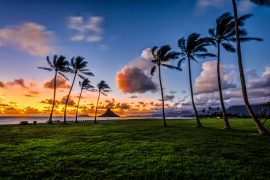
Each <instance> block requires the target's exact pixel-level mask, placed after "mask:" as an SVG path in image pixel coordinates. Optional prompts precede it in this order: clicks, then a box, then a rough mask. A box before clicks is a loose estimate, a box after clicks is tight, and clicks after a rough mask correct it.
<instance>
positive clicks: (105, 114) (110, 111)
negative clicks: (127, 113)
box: [99, 108, 120, 117]
mask: <svg viewBox="0 0 270 180" xmlns="http://www.w3.org/2000/svg"><path fill="white" fill-rule="evenodd" d="M99 117H120V116H119V115H117V114H115V113H114V112H113V111H112V110H111V109H110V108H108V109H107V110H106V112H105V113H104V114H102V115H100V116H99Z"/></svg>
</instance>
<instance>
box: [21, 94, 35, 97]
mask: <svg viewBox="0 0 270 180" xmlns="http://www.w3.org/2000/svg"><path fill="white" fill-rule="evenodd" d="M24 96H26V97H36V96H33V95H31V94H25V95H24Z"/></svg>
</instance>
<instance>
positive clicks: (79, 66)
mask: <svg viewBox="0 0 270 180" xmlns="http://www.w3.org/2000/svg"><path fill="white" fill-rule="evenodd" d="M86 66H87V61H84V58H83V57H81V56H78V57H76V58H74V57H73V58H72V59H71V70H70V72H71V73H73V74H74V77H73V81H72V84H71V87H70V89H69V92H68V95H67V98H66V102H65V110H64V123H65V124H66V123H67V121H66V115H67V104H68V100H69V97H70V93H71V91H72V88H73V85H74V82H75V79H76V77H77V75H78V76H79V77H80V78H82V79H84V78H85V77H84V76H85V75H86V76H94V74H93V73H92V72H90V71H89V70H88V69H87V68H86Z"/></svg>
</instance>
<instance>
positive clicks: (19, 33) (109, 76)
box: [0, 0, 270, 116]
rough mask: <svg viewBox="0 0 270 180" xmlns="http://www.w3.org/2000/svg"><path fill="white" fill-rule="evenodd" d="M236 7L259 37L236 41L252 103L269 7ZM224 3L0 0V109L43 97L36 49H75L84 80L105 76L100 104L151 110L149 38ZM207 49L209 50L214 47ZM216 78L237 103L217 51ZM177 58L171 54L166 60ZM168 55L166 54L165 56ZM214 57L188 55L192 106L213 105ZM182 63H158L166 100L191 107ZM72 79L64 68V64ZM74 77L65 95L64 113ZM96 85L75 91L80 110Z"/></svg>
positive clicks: (225, 58)
mask: <svg viewBox="0 0 270 180" xmlns="http://www.w3.org/2000/svg"><path fill="white" fill-rule="evenodd" d="M238 8H239V13H240V15H243V14H247V13H252V14H253V15H254V16H253V17H252V18H250V19H249V20H247V22H246V26H245V27H246V29H247V30H248V33H249V35H250V36H253V37H261V38H263V39H264V41H263V42H248V43H245V44H243V45H242V47H243V50H242V52H243V60H244V68H245V74H246V78H247V81H248V82H247V85H248V93H249V96H250V101H251V102H252V103H253V104H257V103H262V102H265V101H266V100H269V96H270V64H269V57H268V49H269V46H270V36H269V29H270V21H268V20H267V19H269V17H270V8H269V7H258V6H256V5H254V4H252V3H250V2H249V0H241V1H239V2H238ZM224 12H232V6H231V4H230V1H227V0H155V1H154V0H129V1H127V0H99V1H95V0H65V1H64V0H58V1H54V0H46V1H45V0H40V1H34V0H25V1H21V0H1V7H0V105H1V106H0V115H1V116H13V115H15V116H19V115H21V116H27V115H28V116H33V115H40V116H41V115H42V116H43V115H47V114H48V112H49V110H50V107H51V102H52V96H53V89H52V78H53V73H51V72H47V71H42V70H40V69H38V68H37V67H40V66H47V64H46V56H49V57H50V58H52V56H53V55H55V54H56V55H64V56H65V57H66V58H67V59H68V60H70V59H71V58H72V57H76V56H82V57H84V58H85V60H86V61H87V62H88V68H89V69H90V70H91V71H92V72H93V73H94V74H95V77H90V81H91V82H92V84H93V85H96V84H97V83H98V82H99V81H101V80H105V81H106V82H107V83H108V84H109V85H110V87H111V88H112V92H110V93H108V96H102V97H101V104H100V111H99V113H102V112H103V111H104V110H105V109H106V108H107V107H110V108H112V109H113V110H114V111H116V112H117V113H119V114H120V115H121V116H137V115H151V114H153V113H155V112H159V110H160V92H159V86H158V81H157V80H158V79H157V77H156V76H151V75H150V69H151V67H152V64H151V60H152V56H151V53H150V49H151V48H152V47H153V46H159V47H160V46H162V45H165V44H169V45H170V46H171V47H172V49H173V50H174V51H178V50H179V49H178V48H177V40H178V39H180V38H182V37H187V36H188V35H189V34H190V33H193V32H196V33H199V34H201V35H202V36H203V37H205V36H208V34H207V33H208V29H209V28H213V27H214V26H215V19H216V18H217V17H218V16H220V15H221V14H222V13H224ZM209 51H210V52H212V53H216V49H215V48H214V47H209ZM221 53H222V54H221V63H222V70H221V72H222V86H223V88H224V97H225V104H226V107H229V106H232V105H239V104H243V101H242V98H241V92H240V84H239V75H238V71H237V57H236V55H235V54H232V53H228V52H225V51H224V50H222V51H221ZM174 61H175V62H177V61H176V60H174ZM172 63H174V62H172ZM215 67H216V59H215V58H209V59H207V60H199V61H198V62H197V63H196V62H193V63H192V80H193V86H194V93H195V94H196V96H195V101H196V104H197V106H198V108H199V109H202V108H204V107H208V106H214V107H218V106H219V101H218V94H217V84H216V80H217V77H216V72H215V71H216V68H215ZM187 75H188V71H187V68H186V65H185V64H184V65H183V71H181V72H179V71H172V70H167V69H162V80H163V83H164V91H165V99H166V110H167V111H178V112H179V111H183V110H191V107H190V92H189V86H188V83H189V82H188V76H187ZM67 76H68V77H69V78H70V79H72V74H67ZM79 80H80V79H79V78H77V80H76V82H75V86H74V89H73V91H72V94H71V100H70V101H69V107H68V114H69V115H74V112H75V107H76V104H77V100H78V95H79V91H80V88H79V85H78V82H79ZM57 82H58V83H57V87H58V89H57V94H56V96H57V106H56V110H55V115H62V111H63V103H64V100H65V96H66V95H67V93H68V90H69V88H70V84H71V82H70V81H66V80H64V79H63V78H61V77H59V78H58V81H57ZM96 99H97V94H96V93H93V92H83V97H82V102H81V106H80V114H83V115H86V114H88V115H93V112H94V107H95V102H96Z"/></svg>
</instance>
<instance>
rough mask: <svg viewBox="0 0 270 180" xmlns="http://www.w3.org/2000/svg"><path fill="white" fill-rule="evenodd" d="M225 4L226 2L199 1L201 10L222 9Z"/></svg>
mask: <svg viewBox="0 0 270 180" xmlns="http://www.w3.org/2000/svg"><path fill="white" fill-rule="evenodd" d="M224 3H225V1H224V0H197V6H198V7H200V8H205V7H222V6H223V5H224Z"/></svg>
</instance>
